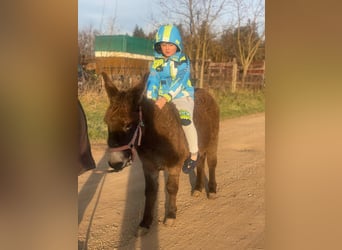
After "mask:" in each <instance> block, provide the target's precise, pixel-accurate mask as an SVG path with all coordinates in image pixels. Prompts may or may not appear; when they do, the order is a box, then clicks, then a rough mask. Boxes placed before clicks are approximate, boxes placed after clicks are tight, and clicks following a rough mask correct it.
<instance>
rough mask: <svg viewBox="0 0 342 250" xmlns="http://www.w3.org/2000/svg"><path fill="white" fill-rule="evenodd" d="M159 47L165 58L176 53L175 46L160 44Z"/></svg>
mask: <svg viewBox="0 0 342 250" xmlns="http://www.w3.org/2000/svg"><path fill="white" fill-rule="evenodd" d="M160 47H161V50H162V52H163V55H164V56H165V57H169V56H172V55H173V54H174V53H176V51H177V46H176V45H174V44H173V43H161V44H160Z"/></svg>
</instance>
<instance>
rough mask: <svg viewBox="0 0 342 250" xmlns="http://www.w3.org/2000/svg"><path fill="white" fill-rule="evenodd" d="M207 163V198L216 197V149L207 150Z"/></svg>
mask: <svg viewBox="0 0 342 250" xmlns="http://www.w3.org/2000/svg"><path fill="white" fill-rule="evenodd" d="M207 163H208V168H209V182H208V188H209V196H208V198H209V199H215V198H216V186H217V184H216V165H217V150H213V151H210V152H208V154H207Z"/></svg>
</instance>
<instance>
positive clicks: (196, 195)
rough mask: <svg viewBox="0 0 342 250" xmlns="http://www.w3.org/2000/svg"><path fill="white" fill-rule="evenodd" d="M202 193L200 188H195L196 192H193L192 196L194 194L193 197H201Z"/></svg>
mask: <svg viewBox="0 0 342 250" xmlns="http://www.w3.org/2000/svg"><path fill="white" fill-rule="evenodd" d="M201 194H202V192H201V191H199V190H194V192H193V193H192V196H193V197H200V195H201Z"/></svg>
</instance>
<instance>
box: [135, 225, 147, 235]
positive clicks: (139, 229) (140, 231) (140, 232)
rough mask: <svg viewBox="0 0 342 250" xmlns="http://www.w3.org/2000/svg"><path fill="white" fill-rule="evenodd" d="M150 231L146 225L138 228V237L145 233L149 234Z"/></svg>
mask: <svg viewBox="0 0 342 250" xmlns="http://www.w3.org/2000/svg"><path fill="white" fill-rule="evenodd" d="M149 231H150V229H148V228H146V227H140V226H139V228H138V230H137V232H136V234H135V236H136V237H141V236H144V235H145V234H147V233H148V232H149Z"/></svg>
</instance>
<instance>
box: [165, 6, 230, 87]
mask: <svg viewBox="0 0 342 250" xmlns="http://www.w3.org/2000/svg"><path fill="white" fill-rule="evenodd" d="M226 2H227V0H174V1H172V2H170V1H160V6H161V9H162V10H163V12H164V14H165V16H169V17H170V19H172V18H173V17H174V19H175V20H176V21H177V22H180V23H182V24H184V23H185V24H186V26H188V31H189V36H190V43H189V44H188V45H189V46H188V48H187V51H188V55H189V57H190V59H191V60H192V62H193V73H192V76H193V78H195V79H196V80H199V84H198V86H199V87H203V76H204V63H205V61H206V56H207V45H208V39H209V32H210V30H211V29H212V27H213V25H214V23H215V21H217V20H218V18H219V17H220V15H222V14H223V11H224V7H225V3H226Z"/></svg>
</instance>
